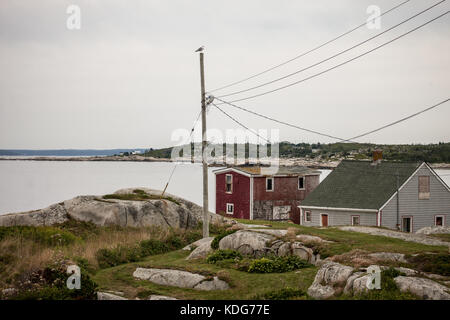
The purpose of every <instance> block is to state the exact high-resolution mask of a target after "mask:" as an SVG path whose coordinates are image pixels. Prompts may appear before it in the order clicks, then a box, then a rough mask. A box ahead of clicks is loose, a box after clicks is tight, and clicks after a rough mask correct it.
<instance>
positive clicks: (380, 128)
mask: <svg viewBox="0 0 450 320" xmlns="http://www.w3.org/2000/svg"><path fill="white" fill-rule="evenodd" d="M216 99H217V100H219V101H221V102H222V103H223V104H227V105H229V106H232V107H234V108H237V109H240V110H243V111H245V112H248V113H251V114H253V115H256V116H258V117H261V118H264V119H267V120H270V121H273V122H277V123H280V124H283V125H285V126H288V127H292V128H295V129H299V130H302V131H307V132H311V133H315V134H318V135H321V136H324V137H328V138H333V139H336V140H340V142H353V143H358V142H356V141H355V139H358V138H361V137H364V136H367V135H369V134H372V133H374V132H377V131H380V130H383V129H386V128H388V127H391V126H393V125H395V124H398V123H400V122H403V121H406V120H408V119H411V118H413V117H416V116H418V115H419V114H422V113H424V112H427V111H430V110H432V109H434V108H436V107H438V106H440V105H442V104H444V103H446V102H448V101H449V100H450V99H449V98H447V99H445V100H442V101H441V102H439V103H437V104H435V105H432V106H431V107H428V108H426V109H423V110H421V111H418V112H416V113H413V114H411V115H409V116H406V117H404V118H401V119H399V120H396V121H394V122H391V123H389V124H386V125H384V126H382V127H379V128H376V129H374V130H371V131H368V132H365V133H362V134H360V135H357V136H355V137H353V138H350V139H342V138H339V137H335V136H332V135H329V134H326V133H322V132H319V131H315V130H311V129H306V128H303V127H300V126H297V125H294V124H291V123H287V122H285V121H281V120H277V119H274V118H272V117H269V116H266V115H263V114H261V113H258V112H255V111H252V110H249V109H246V108H243V107H240V106H238V105H236V104H234V103H231V102H227V101H225V100H222V99H220V98H216ZM215 106H216V107H217V105H215ZM217 108H218V107H217ZM222 112H223V111H222Z"/></svg>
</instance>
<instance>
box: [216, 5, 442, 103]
mask: <svg viewBox="0 0 450 320" xmlns="http://www.w3.org/2000/svg"><path fill="white" fill-rule="evenodd" d="M448 13H449V11H446V12H444V13H442V14H440V15H438V16H437V17H435V18H433V19H431V20H428V21H427V22H425V23H423V24H421V25H419V26H417V27H415V28H413V29H411V30H409V31H407V32H405V33H403V34H401V35H399V36H397V37H395V38H393V39H391V40H389V41H387V42H385V43H383V44H381V45H379V46H377V47H375V48H372V49H370V50H368V51H366V52H364V53H362V54H359V55H357V56H356V57H353V58H351V59H349V60H346V61H344V62H342V63H339V64H337V65H335V66H333V67H330V68H328V69H325V70H323V71H321V72H319V73H316V74H313V75H311V76H309V77H306V78H303V79H301V80H298V81H295V82H292V83H290V84H287V85H284V86H281V87H278V88H275V89H273V90H269V91H266V92H262V93H259V94H255V95H253V96H248V97H244V98H241V99H236V100H232V101H230V103H233V102H239V101H245V100H250V99H254V98H257V97H261V96H264V95H267V94H270V93H274V92H277V91H280V90H283V89H286V88H289V87H292V86H294V85H296V84H299V83H302V82H305V81H307V80H310V79H313V78H316V77H318V76H320V75H322V74H324V73H327V72H329V71H332V70H334V69H337V68H339V67H341V66H343V65H345V64H348V63H350V62H352V61H354V60H357V59H359V58H361V57H363V56H365V55H367V54H369V53H372V52H374V51H375V50H378V49H380V48H382V47H384V46H386V45H388V44H390V43H392V42H394V41H396V40H398V39H400V38H403V37H405V36H406V35H408V34H410V33H412V32H414V31H416V30H418V29H420V28H422V27H424V26H426V25H428V24H430V23H431V22H433V21H435V20H437V19H439V18H442V17H443V16H445V15H446V14H448ZM216 99H218V98H217V97H216Z"/></svg>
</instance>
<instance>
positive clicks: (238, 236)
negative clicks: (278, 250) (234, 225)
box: [219, 230, 276, 257]
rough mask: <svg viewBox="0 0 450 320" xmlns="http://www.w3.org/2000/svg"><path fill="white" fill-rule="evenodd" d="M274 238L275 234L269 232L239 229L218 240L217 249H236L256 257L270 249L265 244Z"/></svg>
mask: <svg viewBox="0 0 450 320" xmlns="http://www.w3.org/2000/svg"><path fill="white" fill-rule="evenodd" d="M275 239H276V238H275V236H272V235H269V234H264V233H260V232H255V231H250V230H239V231H236V232H235V233H233V234H230V235H228V236H226V237H223V238H222V239H221V240H220V242H219V249H232V250H237V251H239V252H240V253H241V254H244V255H252V256H256V257H258V256H263V255H264V254H266V253H267V252H269V251H270V249H269V248H268V247H267V244H268V243H269V242H270V241H273V240H275Z"/></svg>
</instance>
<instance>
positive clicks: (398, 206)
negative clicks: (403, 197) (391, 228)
mask: <svg viewBox="0 0 450 320" xmlns="http://www.w3.org/2000/svg"><path fill="white" fill-rule="evenodd" d="M396 177H397V230H400V192H399V190H398V189H399V188H400V181H399V180H400V174H399V172H398V170H397V174H396Z"/></svg>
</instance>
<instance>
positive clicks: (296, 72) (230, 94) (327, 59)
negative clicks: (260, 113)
mask: <svg viewBox="0 0 450 320" xmlns="http://www.w3.org/2000/svg"><path fill="white" fill-rule="evenodd" d="M445 1H446V0H441V1H439V2H437V3H435V4H434V5H432V6H430V7H428V8H426V9H425V10H422V11H420V12H418V13H416V14H414V15H413V16H411V17H409V18H408V19H406V20H403V21H402V22H400V23H398V24H396V25H394V26H392V27H390V28H388V29H386V30H384V31H383V32H380V33H378V34H376V35H374V36H372V37H370V38H368V39H366V40H364V41H362V42H359V43H358V44H356V45H354V46H352V47H350V48H347V49H345V50H343V51H340V52H338V53H336V54H334V55H332V56H330V57H328V58H326V59H323V60H321V61H319V62H316V63H314V64H312V65H309V66H307V67H305V68H303V69H300V70H297V71H295V72H292V73H289V74H287V75H285V76H283V77H280V78H277V79H275V80H271V81H268V82H265V83H263V84H260V85H257V86H253V87H250V88H248V89H244V90H239V91H235V92H231V93H228V94H224V95H221V96H218V97H219V98H224V97H229V96H234V95H236V94H239V93H244V92H248V91H251V90H255V89H258V88H261V87H264V86H267V85H269V84H272V83H275V82H278V81H281V80H284V79H287V78H289V77H292V76H294V75H296V74H299V73H301V72H304V71H306V70H309V69H311V68H313V67H316V66H318V65H320V64H322V63H324V62H327V61H329V60H331V59H334V58H336V57H338V56H340V55H342V54H344V53H346V52H348V51H350V50H353V49H355V48H357V47H359V46H361V45H363V44H365V43H367V42H369V41H371V40H373V39H375V38H377V37H379V36H381V35H383V34H385V33H387V32H389V31H391V30H393V29H395V28H397V27H399V26H401V25H402V24H404V23H406V22H408V21H410V20H412V19H414V18H416V17H418V16H419V15H421V14H423V13H425V12H427V11H429V10H431V9H432V8H434V7H436V6H437V5H439V4H441V3H443V2H445Z"/></svg>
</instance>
